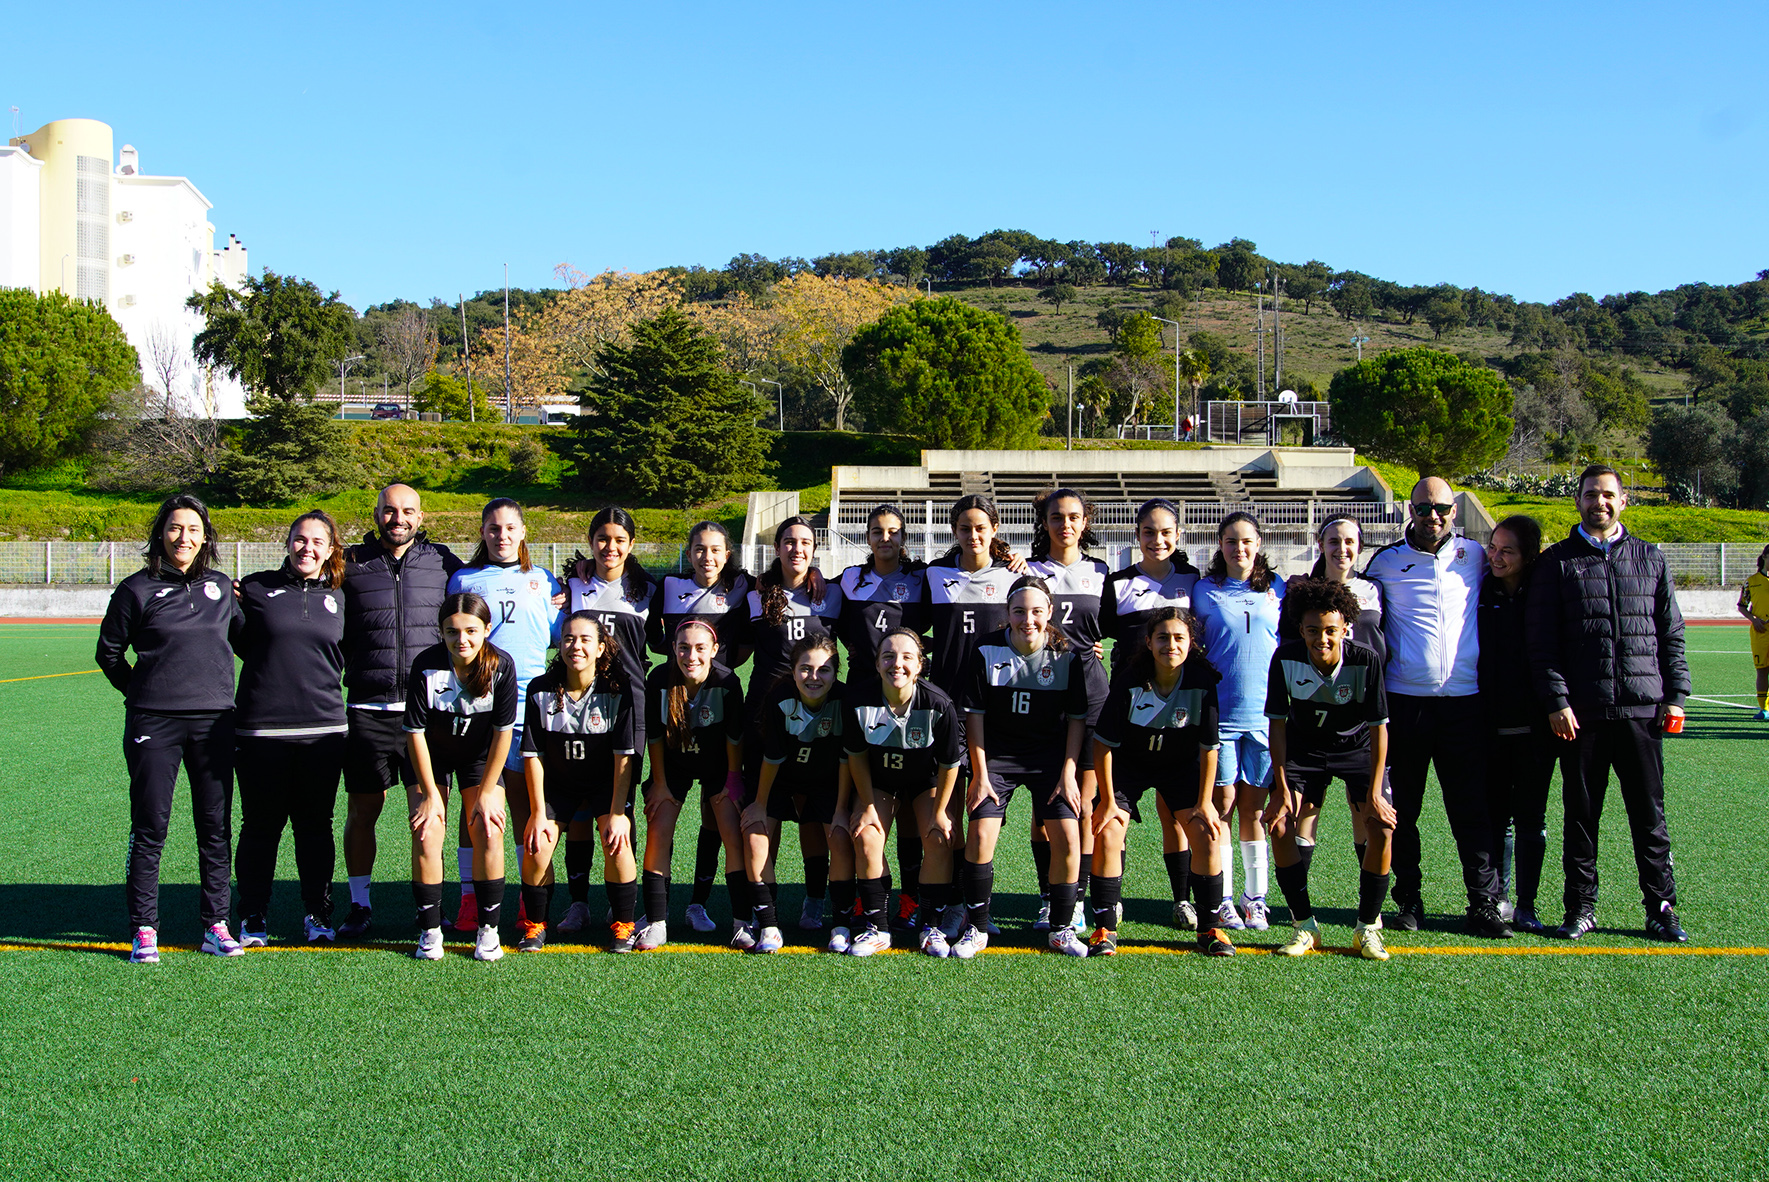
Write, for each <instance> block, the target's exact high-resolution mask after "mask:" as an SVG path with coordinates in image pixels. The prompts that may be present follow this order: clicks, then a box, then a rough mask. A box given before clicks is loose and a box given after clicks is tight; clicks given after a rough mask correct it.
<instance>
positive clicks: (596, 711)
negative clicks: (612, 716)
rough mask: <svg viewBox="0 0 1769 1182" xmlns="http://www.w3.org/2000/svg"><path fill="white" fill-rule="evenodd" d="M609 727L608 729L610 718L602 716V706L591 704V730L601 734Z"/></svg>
mask: <svg viewBox="0 0 1769 1182" xmlns="http://www.w3.org/2000/svg"><path fill="white" fill-rule="evenodd" d="M607 729H608V720H607V719H605V718H603V717H602V707H600V706H591V707H590V730H591V732H592V733H594V734H598V735H599V734H601V733H602V732H603V731H605V730H607Z"/></svg>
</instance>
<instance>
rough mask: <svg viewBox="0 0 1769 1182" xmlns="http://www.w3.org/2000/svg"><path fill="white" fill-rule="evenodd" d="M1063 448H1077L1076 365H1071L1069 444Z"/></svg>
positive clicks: (1068, 449) (1070, 449)
mask: <svg viewBox="0 0 1769 1182" xmlns="http://www.w3.org/2000/svg"><path fill="white" fill-rule="evenodd" d="M1063 450H1065V451H1074V450H1075V367H1074V366H1073V365H1070V366H1069V444H1068V446H1067V447H1066V448H1064V449H1063Z"/></svg>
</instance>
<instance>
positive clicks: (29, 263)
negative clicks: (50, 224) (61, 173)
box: [0, 145, 43, 291]
mask: <svg viewBox="0 0 1769 1182" xmlns="http://www.w3.org/2000/svg"><path fill="white" fill-rule="evenodd" d="M42 171H43V164H42V162H41V161H39V160H33V159H32V158H31V157H30V155H28V154H27V153H25V152H22V151H20V150H18V149H17V148H9V147H6V146H4V145H0V287H28V288H30V289H31V290H32V291H36V290H37V277H38V273H39V271H40V269H41V254H42V246H41V243H40V241H39V239H40V235H41V226H42V196H41V191H40V188H39V186H40V184H41V181H40V174H41V173H42Z"/></svg>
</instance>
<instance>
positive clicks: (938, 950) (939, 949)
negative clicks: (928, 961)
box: [921, 924, 952, 960]
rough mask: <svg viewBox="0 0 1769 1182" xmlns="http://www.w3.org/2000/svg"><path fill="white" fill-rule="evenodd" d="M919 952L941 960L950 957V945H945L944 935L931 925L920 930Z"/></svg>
mask: <svg viewBox="0 0 1769 1182" xmlns="http://www.w3.org/2000/svg"><path fill="white" fill-rule="evenodd" d="M921 950H922V951H923V952H925V953H927V954H928V955H929V956H937V957H939V958H940V959H942V960H944V959H945V958H946V957H948V956H951V955H952V945H951V944H949V943H947V941H946V933H945V932H942V931H941V930H940V929H939V928H937V927H934V926H933V925H932V924H930V925H928V926H927V927H925V928H922V929H921Z"/></svg>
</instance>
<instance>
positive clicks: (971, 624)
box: [964, 611, 977, 636]
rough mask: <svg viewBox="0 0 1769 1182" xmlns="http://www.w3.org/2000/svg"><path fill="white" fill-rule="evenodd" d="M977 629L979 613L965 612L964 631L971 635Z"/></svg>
mask: <svg viewBox="0 0 1769 1182" xmlns="http://www.w3.org/2000/svg"><path fill="white" fill-rule="evenodd" d="M976 630H977V613H976V612H971V611H967V612H965V613H964V633H965V635H966V636H969V635H970V634H971V633H972V632H975V631H976Z"/></svg>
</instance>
